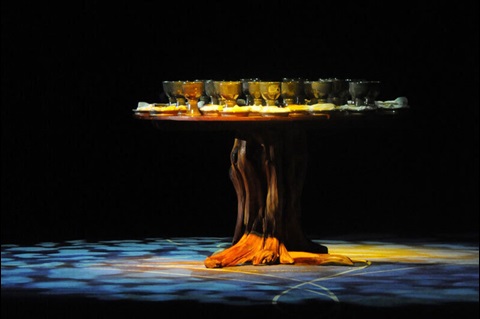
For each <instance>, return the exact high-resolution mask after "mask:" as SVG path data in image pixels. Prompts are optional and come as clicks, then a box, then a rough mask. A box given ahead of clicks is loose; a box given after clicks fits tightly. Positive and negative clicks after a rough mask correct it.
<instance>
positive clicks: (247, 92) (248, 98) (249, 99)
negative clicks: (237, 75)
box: [240, 78, 258, 105]
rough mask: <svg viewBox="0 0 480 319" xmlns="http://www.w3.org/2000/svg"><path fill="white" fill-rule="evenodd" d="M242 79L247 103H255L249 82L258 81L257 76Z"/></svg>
mask: <svg viewBox="0 0 480 319" xmlns="http://www.w3.org/2000/svg"><path fill="white" fill-rule="evenodd" d="M240 81H242V93H243V96H244V97H245V105H253V96H252V94H251V93H250V90H249V89H248V82H250V81H258V79H257V78H249V79H241V80H240Z"/></svg>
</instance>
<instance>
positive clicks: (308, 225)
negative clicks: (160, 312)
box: [1, 0, 479, 242]
mask: <svg viewBox="0 0 480 319" xmlns="http://www.w3.org/2000/svg"><path fill="white" fill-rule="evenodd" d="M1 16H2V18H1V19H2V21H1V23H2V28H1V35H2V43H1V50H2V54H1V75H2V92H1V95H2V107H1V109H2V136H1V137H2V142H1V157H2V175H1V181H2V193H1V196H2V197H1V205H2V222H1V229H2V230H1V231H2V242H19V241H39V240H58V239H77V238H85V239H92V240H93V239H99V238H135V237H146V236H154V237H161V236H190V235H200V236H208V235H215V236H217V235H218V236H232V235H233V227H234V222H235V217H236V197H235V193H234V189H233V186H232V184H231V183H230V180H229V178H228V167H229V165H230V163H229V152H230V149H231V146H232V142H233V139H232V138H233V133H232V132H228V131H225V132H215V133H212V132H195V131H191V132H165V131H159V130H156V129H155V128H154V127H153V126H152V125H150V123H148V122H143V121H139V120H135V119H133V117H132V109H133V108H135V107H136V105H137V103H138V102H139V101H146V102H158V101H159V100H160V98H161V83H162V81H163V80H177V79H179V80H186V79H207V78H213V79H240V78H248V77H259V78H264V79H266V78H271V79H281V78H283V77H303V78H309V79H315V78H320V77H339V78H367V79H378V80H381V81H382V92H381V96H380V97H379V98H380V99H393V98H395V97H398V96H406V97H407V98H408V99H409V102H410V104H411V106H412V115H413V116H412V120H411V121H410V122H409V123H408V125H405V127H404V128H403V129H402V128H391V129H389V128H383V129H372V130H361V131H357V130H342V131H335V130H333V131H330V132H328V133H324V132H318V131H315V132H311V134H310V135H309V152H310V155H309V160H310V163H309V168H308V169H309V171H308V172H309V173H308V177H307V181H306V183H305V190H304V196H303V222H304V225H305V229H306V231H308V233H309V234H315V235H317V234H318V235H321V236H323V235H324V236H335V235H341V234H349V233H377V232H379V233H384V232H392V233H396V234H398V235H399V236H401V235H404V234H407V235H409V234H412V233H415V234H431V233H438V232H440V233H450V232H452V233H462V232H469V233H470V232H474V233H476V232H478V213H477V210H478V108H479V101H478V40H479V38H478V2H477V1H473V0H471V1H470V0H468V1H458V2H456V3H455V5H452V4H451V3H448V2H446V3H443V2H438V1H419V2H417V3H412V4H409V5H406V4H403V3H393V4H392V3H390V2H380V1H375V2H365V1H358V2H357V3H350V2H344V1H336V2H332V1H331V2H326V1H311V2H306V3H304V2H301V1H297V2H294V1H290V2H286V1H253V2H247V1H243V2H230V3H229V4H228V5H227V2H226V1H217V2H214V1H203V2H198V3H193V4H188V5H187V4H184V2H179V1H178V2H175V1H172V2H166V1H162V2H160V1H130V2H129V1H116V2H114V3H112V4H111V5H106V4H100V1H98V2H94V1H74V2H71V1H70V2H66V3H55V5H53V4H47V3H46V2H38V1H35V2H34V1H32V2H24V1H16V2H8V3H7V1H2V7H1Z"/></svg>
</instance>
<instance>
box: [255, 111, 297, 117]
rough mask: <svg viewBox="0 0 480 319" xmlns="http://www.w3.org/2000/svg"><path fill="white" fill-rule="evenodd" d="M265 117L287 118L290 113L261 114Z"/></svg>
mask: <svg viewBox="0 0 480 319" xmlns="http://www.w3.org/2000/svg"><path fill="white" fill-rule="evenodd" d="M260 115H261V116H263V117H287V116H289V115H290V112H260Z"/></svg>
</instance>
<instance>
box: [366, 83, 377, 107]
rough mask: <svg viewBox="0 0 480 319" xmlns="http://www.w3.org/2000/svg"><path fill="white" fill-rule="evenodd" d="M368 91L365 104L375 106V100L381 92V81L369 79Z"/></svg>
mask: <svg viewBox="0 0 480 319" xmlns="http://www.w3.org/2000/svg"><path fill="white" fill-rule="evenodd" d="M368 83H369V85H368V93H367V96H366V97H365V104H366V105H368V106H369V107H375V101H376V100H377V97H378V95H379V94H380V81H368Z"/></svg>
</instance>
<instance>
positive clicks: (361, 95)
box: [348, 81, 370, 107]
mask: <svg viewBox="0 0 480 319" xmlns="http://www.w3.org/2000/svg"><path fill="white" fill-rule="evenodd" d="M369 86H370V84H369V83H368V81H350V82H349V83H348V92H349V93H350V95H351V96H352V101H353V105H354V106H356V107H361V106H365V99H366V97H367V94H368V90H369Z"/></svg>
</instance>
